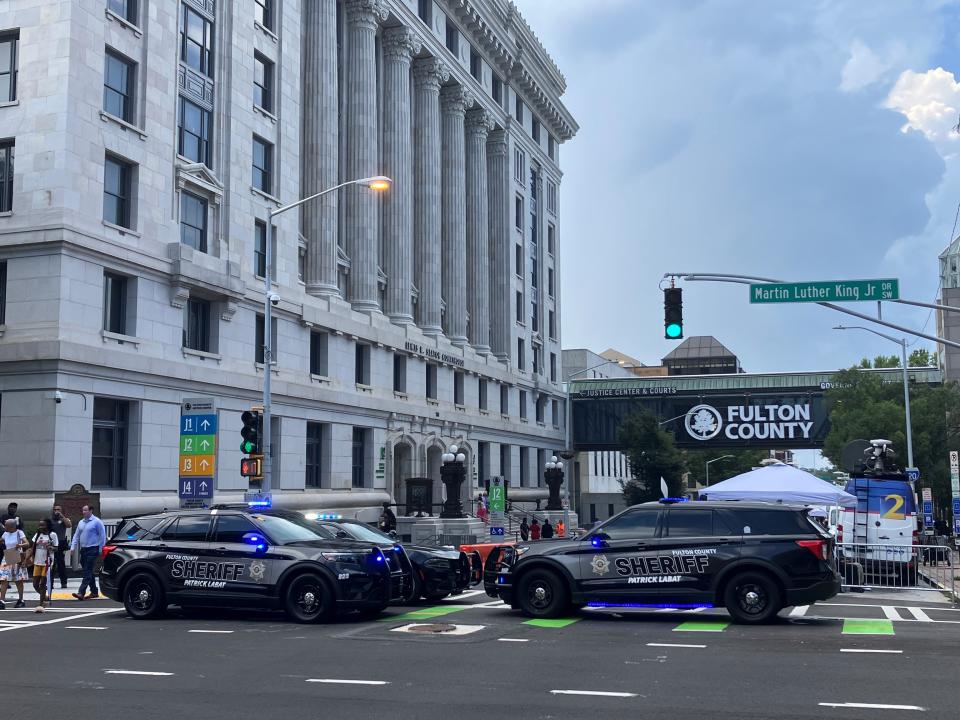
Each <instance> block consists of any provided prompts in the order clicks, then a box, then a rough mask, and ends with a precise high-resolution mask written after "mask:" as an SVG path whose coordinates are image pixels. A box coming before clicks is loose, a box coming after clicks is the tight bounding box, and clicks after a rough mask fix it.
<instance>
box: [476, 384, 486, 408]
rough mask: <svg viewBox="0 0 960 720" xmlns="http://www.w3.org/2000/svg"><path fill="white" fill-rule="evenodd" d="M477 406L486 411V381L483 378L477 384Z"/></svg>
mask: <svg viewBox="0 0 960 720" xmlns="http://www.w3.org/2000/svg"><path fill="white" fill-rule="evenodd" d="M477 398H478V401H477V404H478V405H479V406H480V409H481V410H486V409H487V381H486V379H485V378H480V381H479V382H478V383H477Z"/></svg>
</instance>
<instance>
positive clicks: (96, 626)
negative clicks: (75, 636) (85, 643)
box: [66, 625, 107, 630]
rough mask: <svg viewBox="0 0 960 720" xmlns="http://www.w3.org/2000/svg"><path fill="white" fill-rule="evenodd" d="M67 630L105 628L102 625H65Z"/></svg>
mask: <svg viewBox="0 0 960 720" xmlns="http://www.w3.org/2000/svg"><path fill="white" fill-rule="evenodd" d="M66 629H67V630H106V629H107V628H106V627H105V626H103V625H67V627H66Z"/></svg>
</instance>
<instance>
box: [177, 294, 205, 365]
mask: <svg viewBox="0 0 960 720" xmlns="http://www.w3.org/2000/svg"><path fill="white" fill-rule="evenodd" d="M183 311H184V318H183V347H185V348H188V349H189V350H198V351H199V352H210V301H209V300H204V299H202V298H190V299H189V300H187V302H186V304H185V305H184V306H183Z"/></svg>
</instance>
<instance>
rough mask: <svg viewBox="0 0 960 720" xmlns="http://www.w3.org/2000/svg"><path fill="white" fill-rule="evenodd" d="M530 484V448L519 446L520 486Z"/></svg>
mask: <svg viewBox="0 0 960 720" xmlns="http://www.w3.org/2000/svg"><path fill="white" fill-rule="evenodd" d="M529 485H530V448H525V447H522V448H520V487H529Z"/></svg>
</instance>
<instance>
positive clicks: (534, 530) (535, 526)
mask: <svg viewBox="0 0 960 720" xmlns="http://www.w3.org/2000/svg"><path fill="white" fill-rule="evenodd" d="M530 539H531V540H539V539H540V522H539V521H538V520H537V519H536V518H534V519H533V522H532V523H530Z"/></svg>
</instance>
